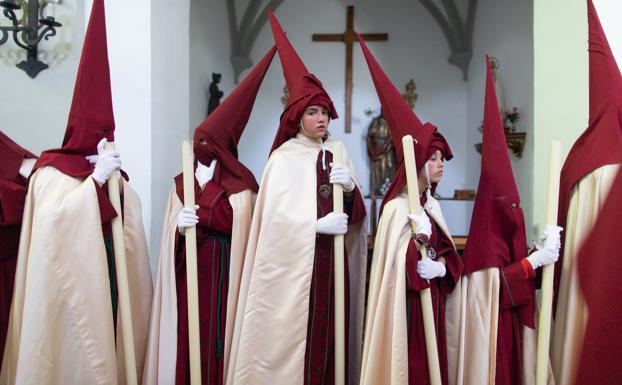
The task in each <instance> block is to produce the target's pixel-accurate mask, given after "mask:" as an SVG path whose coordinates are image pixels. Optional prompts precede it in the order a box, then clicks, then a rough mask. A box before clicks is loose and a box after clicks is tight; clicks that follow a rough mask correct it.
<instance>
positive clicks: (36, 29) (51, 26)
mask: <svg viewBox="0 0 622 385" xmlns="http://www.w3.org/2000/svg"><path fill="white" fill-rule="evenodd" d="M0 6H1V7H2V8H3V13H4V16H6V17H7V18H8V19H9V20H10V21H11V25H10V26H0V33H1V34H0V45H2V44H4V43H6V42H7V41H8V40H9V34H12V35H13V41H15V44H17V45H18V46H19V47H21V48H23V49H25V50H26V52H27V56H26V60H22V61H21V62H19V63H17V68H19V69H21V70H23V71H24V72H26V73H27V74H28V76H30V77H31V78H33V79H34V78H35V77H36V76H37V75H38V74H39V72H41V71H43V70H44V69H46V68H48V65H47V64H45V63H44V62H42V61H40V60H39V58H38V57H37V45H38V44H39V42H40V41H41V40H42V39H45V40H48V39H49V38H50V36H54V35H56V28H58V27H60V26H61V23H59V22H57V21H56V20H55V19H54V18H53V17H52V16H47V17H45V18H41V19H39V0H28V22H27V24H25V23H24V25H21V24H20V21H19V20H18V19H17V15H16V14H15V11H17V10H19V9H21V5H19V4H17V3H15V2H13V1H0Z"/></svg>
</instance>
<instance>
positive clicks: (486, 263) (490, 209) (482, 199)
mask: <svg viewBox="0 0 622 385" xmlns="http://www.w3.org/2000/svg"><path fill="white" fill-rule="evenodd" d="M526 256H527V239H526V234H525V219H524V217H523V210H522V208H521V207H520V197H519V194H518V188H517V187H516V182H515V181H514V174H513V172H512V165H511V163H510V157H509V155H508V149H507V144H506V140H505V134H504V131H503V124H502V123H501V116H500V115H499V104H498V102H497V96H496V93H495V87H494V82H493V79H492V71H491V68H490V59H489V57H488V56H486V95H485V101H484V123H483V139H482V163H481V173H480V177H479V185H478V187H477V197H476V198H475V205H474V207H473V215H472V217H471V225H470V227H469V235H468V238H467V244H466V247H465V249H464V254H463V257H462V258H463V260H464V271H463V274H471V273H473V272H475V271H478V270H482V269H486V268H490V267H496V268H504V267H507V266H509V265H511V264H513V263H514V262H518V261H520V260H522V259H523V258H525V257H526ZM519 318H520V322H521V324H524V325H526V326H529V327H531V328H533V327H534V319H533V307H532V306H524V307H523V309H521V310H520V312H519Z"/></svg>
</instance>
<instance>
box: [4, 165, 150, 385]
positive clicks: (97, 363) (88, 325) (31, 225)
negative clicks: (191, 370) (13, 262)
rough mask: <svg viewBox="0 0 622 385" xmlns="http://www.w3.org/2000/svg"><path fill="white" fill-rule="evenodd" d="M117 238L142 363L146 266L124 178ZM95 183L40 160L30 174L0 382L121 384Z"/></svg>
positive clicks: (133, 199) (136, 210)
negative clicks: (121, 242)
mask: <svg viewBox="0 0 622 385" xmlns="http://www.w3.org/2000/svg"><path fill="white" fill-rule="evenodd" d="M120 184H121V188H122V189H123V191H124V194H123V195H124V202H123V207H124V215H123V223H124V229H123V230H124V240H125V248H126V257H127V270H128V278H129V288H130V293H131V298H130V302H131V306H132V317H133V329H134V344H135V349H136V352H135V353H136V366H137V368H138V370H139V375H140V373H141V372H142V366H143V362H144V353H145V348H146V345H147V326H148V324H149V309H150V307H151V289H152V288H151V270H150V268H149V257H148V254H147V242H146V239H145V232H144V229H143V224H142V218H141V210H140V201H139V198H138V196H137V195H136V193H135V192H134V191H133V190H132V189H131V188H130V186H129V185H128V184H127V183H124V182H121V183H120ZM109 281H110V280H109V278H108V262H107V257H106V250H105V247H104V239H103V235H102V228H101V219H100V213H99V204H98V200H97V191H96V188H95V184H94V182H93V181H92V180H91V178H86V179H84V180H82V179H76V178H72V177H69V176H67V175H65V174H63V173H61V172H60V171H58V170H57V169H55V168H53V167H50V166H47V167H43V168H41V169H39V170H38V171H37V172H36V173H35V174H34V175H33V176H32V177H31V178H30V186H29V189H28V194H27V196H26V204H25V208H24V218H23V224H22V233H21V239H20V246H19V254H18V263H17V270H16V274H15V288H14V292H13V303H12V305H11V317H10V321H9V330H8V335H7V343H6V348H5V352H4V362H3V366H2V374H1V376H0V383H1V384H3V385H7V384H32V385H41V384H63V385H72V384H75V385H84V384H89V385H90V384H111V385H113V384H125V368H124V364H123V359H124V353H123V351H122V350H123V343H122V338H123V336H122V334H121V318H120V316H119V315H118V317H117V341H116V349H115V332H114V328H113V325H114V324H113V319H112V305H111V303H112V302H111V298H110V282H109Z"/></svg>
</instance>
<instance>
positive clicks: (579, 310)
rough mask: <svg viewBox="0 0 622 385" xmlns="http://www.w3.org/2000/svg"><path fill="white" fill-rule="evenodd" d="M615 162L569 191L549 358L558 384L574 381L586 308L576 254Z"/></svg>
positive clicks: (608, 184) (602, 198)
mask: <svg viewBox="0 0 622 385" xmlns="http://www.w3.org/2000/svg"><path fill="white" fill-rule="evenodd" d="M618 169H619V165H606V166H603V167H600V168H598V169H596V170H594V171H593V172H591V173H590V174H588V175H586V176H585V177H584V178H582V179H581V180H580V181H579V182H578V183H577V184H576V185H575V187H574V188H573V190H572V192H571V198H570V204H569V206H568V215H567V219H566V228H565V229H564V232H565V235H566V241H565V243H564V259H563V266H562V275H561V281H560V285H559V293H558V296H559V297H558V301H557V311H556V313H555V314H556V316H555V323H554V328H553V340H552V343H551V361H552V364H553V372H554V373H555V379H556V380H557V383H558V384H559V385H572V384H574V376H575V374H576V373H575V371H576V365H577V360H578V358H579V353H580V352H581V344H582V341H583V333H584V331H585V324H586V322H587V308H586V307H585V302H584V299H583V295H582V293H581V289H580V287H579V279H578V276H577V261H576V255H577V253H578V251H579V248H580V247H581V246H582V244H583V241H584V239H585V237H586V236H587V235H588V234H589V233H590V230H591V229H592V227H593V226H594V222H595V221H596V218H597V216H598V212H599V210H600V207H601V206H602V205H603V203H604V202H605V199H606V198H607V194H608V193H609V189H610V188H611V183H612V182H613V179H614V178H615V176H616V174H617V172H618Z"/></svg>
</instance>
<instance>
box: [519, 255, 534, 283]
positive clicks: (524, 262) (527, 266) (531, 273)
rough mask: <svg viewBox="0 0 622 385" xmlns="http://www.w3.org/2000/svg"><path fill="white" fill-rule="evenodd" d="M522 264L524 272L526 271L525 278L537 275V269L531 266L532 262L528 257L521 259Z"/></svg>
mask: <svg viewBox="0 0 622 385" xmlns="http://www.w3.org/2000/svg"><path fill="white" fill-rule="evenodd" d="M520 264H521V266H522V267H523V272H525V278H527V279H532V278H535V276H536V271H535V270H534V269H533V267H531V263H529V261H528V260H527V258H523V259H521V261H520Z"/></svg>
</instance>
